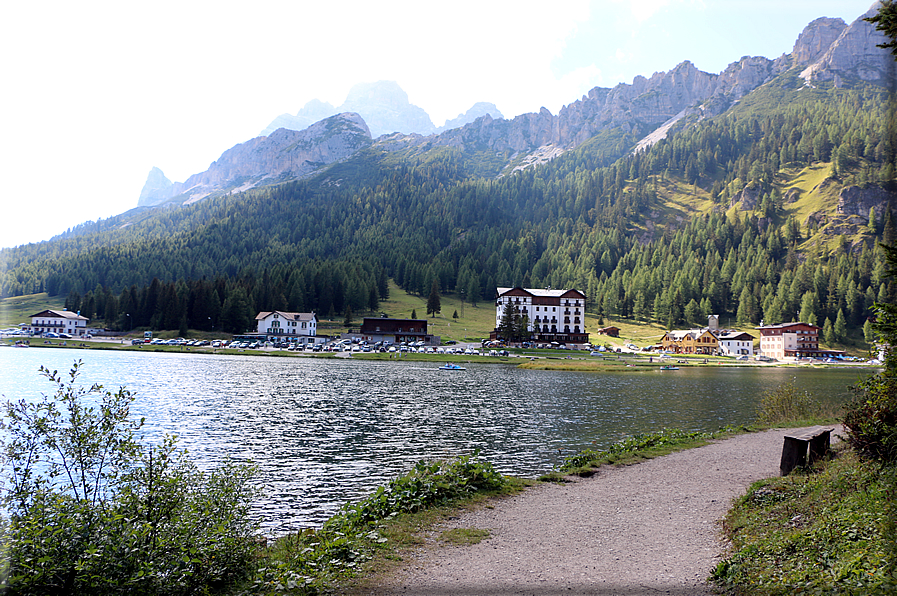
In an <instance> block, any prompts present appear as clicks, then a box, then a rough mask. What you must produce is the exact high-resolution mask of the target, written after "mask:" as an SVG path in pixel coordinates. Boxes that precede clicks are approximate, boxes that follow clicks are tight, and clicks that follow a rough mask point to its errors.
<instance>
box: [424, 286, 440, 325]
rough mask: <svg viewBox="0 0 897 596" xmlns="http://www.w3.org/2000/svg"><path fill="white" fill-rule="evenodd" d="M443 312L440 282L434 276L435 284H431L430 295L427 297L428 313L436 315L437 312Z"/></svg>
mask: <svg viewBox="0 0 897 596" xmlns="http://www.w3.org/2000/svg"><path fill="white" fill-rule="evenodd" d="M438 312H442V304H441V301H440V299H439V282H438V281H437V280H436V278H433V285H431V286H430V297H429V298H427V314H428V315H433V316H434V317H435V316H436V313H438Z"/></svg>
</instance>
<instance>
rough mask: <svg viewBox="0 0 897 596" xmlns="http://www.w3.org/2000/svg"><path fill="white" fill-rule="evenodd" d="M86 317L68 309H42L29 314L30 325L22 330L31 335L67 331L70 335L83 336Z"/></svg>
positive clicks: (85, 327)
mask: <svg viewBox="0 0 897 596" xmlns="http://www.w3.org/2000/svg"><path fill="white" fill-rule="evenodd" d="M89 320H90V319H88V318H87V317H82V316H81V315H80V314H79V313H76V312H72V311H70V310H42V311H40V312H39V313H37V314H33V315H31V325H30V326H26V327H25V329H24V331H26V332H27V333H30V334H31V335H43V334H44V333H57V334H60V333H67V334H68V335H71V336H72V337H84V336H85V335H87V334H88V333H89V332H88V330H87V321H89Z"/></svg>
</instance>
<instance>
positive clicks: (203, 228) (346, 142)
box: [0, 11, 897, 332]
mask: <svg viewBox="0 0 897 596" xmlns="http://www.w3.org/2000/svg"><path fill="white" fill-rule="evenodd" d="M868 14H871V11H870V13H868ZM863 16H867V15H863ZM883 41H885V39H884V38H883V36H881V35H880V34H878V33H877V32H876V31H875V30H874V29H873V26H872V25H871V24H870V23H868V22H866V21H864V20H862V17H861V18H859V19H857V20H856V21H854V22H853V23H851V24H850V25H848V24H846V23H844V22H843V21H841V20H840V19H829V18H822V19H817V20H815V21H813V22H812V23H810V24H809V25H807V27H806V28H805V29H804V30H803V32H802V33H801V34H800V35H799V37H798V38H797V40H796V41H795V43H794V46H793V49H792V51H791V52H790V53H788V54H785V55H782V56H779V57H776V58H771V59H768V58H764V57H743V58H741V59H739V60H737V61H735V62H733V63H732V64H730V65H729V66H728V67H727V68H726V69H724V70H723V71H722V72H720V73H717V74H713V73H706V72H702V71H700V70H699V69H697V68H696V67H695V66H694V65H693V64H692V63H690V62H687V61H686V62H683V63H681V64H679V65H678V66H677V67H676V68H674V69H672V70H670V71H668V72H658V73H655V74H653V75H652V76H650V77H636V78H635V79H634V80H633V81H632V82H631V83H629V84H620V85H617V86H615V87H613V88H595V89H592V90H591V91H589V93H587V94H586V95H585V96H584V97H582V98H580V99H579V100H577V101H573V102H572V103H570V104H568V105H567V106H565V107H564V108H563V109H561V110H560V111H559V113H558V114H556V115H555V114H551V113H550V112H548V110H544V109H543V110H540V111H539V112H537V113H529V114H523V115H519V116H516V117H514V118H511V119H504V118H497V117H494V116H492V115H491V114H489V113H486V114H483V115H480V116H478V117H477V118H476V119H475V120H473V121H472V122H466V123H464V124H461V125H460V126H456V127H454V128H450V129H447V130H444V131H442V132H438V133H437V132H432V133H430V134H422V133H417V132H402V131H398V132H389V133H385V134H381V135H376V136H375V135H373V134H372V133H371V127H370V124H369V123H368V121H367V118H365V116H363V115H362V114H361V113H360V112H358V111H354V112H353V111H349V112H340V113H338V114H333V115H329V116H326V117H323V118H322V119H319V120H317V121H316V122H314V123H312V124H310V125H309V126H307V127H305V128H304V129H303V130H299V131H296V130H289V129H287V128H277V129H275V130H274V131H272V132H270V133H269V134H267V135H264V136H260V137H258V138H255V139H252V140H249V141H247V142H245V143H241V144H239V145H237V146H235V147H233V148H231V149H228V150H227V151H225V152H224V153H223V154H222V155H221V157H220V158H219V159H218V160H216V161H215V162H214V163H213V164H212V165H211V166H210V167H209V168H208V169H207V170H206V171H205V172H201V173H198V174H195V175H193V176H191V177H190V178H189V179H188V180H186V181H184V182H183V183H171V182H170V181H168V180H167V179H166V178H165V176H164V174H163V173H162V172H160V171H158V170H154V171H153V172H152V173H151V176H150V179H149V180H148V183H147V188H146V189H145V193H144V195H143V199H142V201H152V200H153V199H152V196H153V195H154V194H155V195H156V196H157V198H158V197H159V196H161V199H160V200H161V201H162V202H161V203H159V204H156V205H149V204H146V203H144V204H143V205H141V206H138V207H135V208H133V209H131V210H129V211H127V212H125V213H122V214H121V215H118V216H115V217H111V218H108V219H106V220H100V221H97V222H87V223H85V224H81V225H79V226H76V227H75V228H73V229H72V230H70V231H68V232H67V233H65V234H63V235H61V236H59V237H57V238H54V239H53V240H51V241H49V242H44V243H38V244H32V245H25V246H22V247H17V248H14V249H3V250H2V251H0V261H2V262H5V263H6V264H7V268H6V271H5V274H4V275H3V276H0V295H4V296H9V295H20V294H30V293H37V292H47V293H49V294H51V295H56V294H60V293H63V294H65V293H68V294H71V296H72V300H70V301H69V305H70V307H71V305H72V304H75V303H76V302H78V301H79V300H80V299H81V297H83V298H84V301H85V303H86V304H87V306H82V310H83V312H87V313H90V314H88V315H85V316H88V317H89V318H98V319H102V320H105V321H106V323H107V325H108V326H110V327H111V328H119V329H120V328H134V327H140V326H145V327H148V328H154V329H158V328H163V329H173V328H183V329H186V328H194V329H216V330H222V329H223V330H230V331H237V332H239V331H242V330H244V329H246V327H247V326H248V325H251V323H252V317H254V316H255V313H257V312H258V311H261V310H287V311H295V312H307V311H309V310H314V311H315V312H318V313H322V315H325V316H326V315H330V316H331V317H332V316H334V315H336V314H339V315H342V313H346V312H349V311H351V312H352V313H361V312H377V304H378V303H379V301H380V300H382V299H383V298H384V297H386V296H387V295H388V293H389V291H390V290H389V288H390V286H391V283H393V282H394V283H395V284H397V285H398V287H399V288H401V289H402V290H405V291H407V292H409V293H414V294H419V295H427V293H428V292H430V291H431V288H432V287H433V286H434V285H435V286H437V287H438V288H439V291H440V292H442V293H447V294H451V293H454V294H455V295H460V296H463V297H464V299H465V301H466V302H469V303H470V304H471V305H473V304H476V303H477V302H478V301H481V300H483V299H485V300H487V301H488V300H489V298H490V297H491V296H492V295H493V294H494V291H495V288H496V287H498V286H514V285H523V286H525V287H545V286H552V287H574V288H577V289H579V290H581V291H582V292H583V293H585V294H586V296H587V298H588V303H589V309H590V310H591V311H592V312H596V313H599V314H601V315H602V316H607V317H614V318H624V319H634V320H636V321H652V322H654V323H658V324H660V325H663V326H665V327H666V328H674V326H677V325H682V324H689V325H690V324H699V323H700V322H701V321H702V320H703V321H706V315H708V314H711V313H716V314H720V315H721V316H724V317H730V318H731V319H732V320H736V321H738V322H739V323H741V324H743V325H750V324H757V323H759V322H760V320H761V319H762V320H765V321H766V322H768V323H776V322H785V321H787V320H792V319H794V318H797V317H799V318H800V319H801V320H805V321H808V322H812V321H817V322H818V323H820V325H822V324H823V323H824V322H825V321H826V320H827V321H828V322H829V325H828V327H831V326H832V323H833V322H836V321H842V322H843V323H845V324H846V325H847V326H848V328H850V326H853V327H857V326H862V325H863V321H864V320H866V318H867V317H868V316H869V313H870V310H869V309H870V308H871V306H872V304H873V303H875V302H876V301H878V302H895V303H897V284H895V283H894V282H893V281H890V280H889V279H888V277H887V275H886V273H887V263H886V260H885V259H884V258H883V256H882V253H881V251H880V249H878V248H877V247H878V246H879V243H881V242H884V243H888V244H894V243H895V242H897V214H895V212H894V211H893V207H894V206H895V205H897V192H895V191H897V182H895V181H897V168H895V165H897V141H895V139H897V119H894V118H893V113H894V109H895V108H894V104H893V98H892V91H893V89H894V88H895V86H894V84H895V77H894V66H893V64H894V63H893V60H892V58H891V56H890V55H889V54H888V53H887V52H886V51H885V50H882V49H881V48H879V47H877V44H879V43H881V42H883ZM403 97H404V95H403ZM311 107H312V108H314V109H319V108H320V109H322V110H325V111H326V110H327V109H329V108H327V106H320V105H318V106H317V107H315V104H312V106H311ZM309 111H311V110H309ZM486 111H488V110H486ZM323 113H325V112H323V111H322V112H320V113H319V114H323ZM390 280H392V281H390ZM843 327H844V326H843V325H840V324H839V328H843Z"/></svg>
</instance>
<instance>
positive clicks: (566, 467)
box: [558, 428, 713, 472]
mask: <svg viewBox="0 0 897 596" xmlns="http://www.w3.org/2000/svg"><path fill="white" fill-rule="evenodd" d="M712 437H713V435H712V434H709V433H701V432H687V431H682V430H678V429H670V428H665V429H663V430H662V431H659V432H655V433H647V434H637V435H633V436H631V437H626V438H625V439H623V440H622V441H618V442H617V443H614V444H613V445H611V446H610V447H608V448H607V449H604V450H595V449H586V450H583V451H580V452H579V453H577V454H575V455H571V456H568V457H565V458H564V461H563V463H562V464H561V465H560V466H558V469H559V470H560V471H562V472H575V471H579V470H582V469H584V468H589V467H591V466H595V465H600V464H601V463H604V462H607V461H612V460H614V459H617V458H619V457H620V456H623V455H627V454H637V453H640V452H650V451H652V450H657V449H668V448H675V447H676V446H684V445H693V444H694V443H697V442H701V441H705V440H708V439H711V438H712Z"/></svg>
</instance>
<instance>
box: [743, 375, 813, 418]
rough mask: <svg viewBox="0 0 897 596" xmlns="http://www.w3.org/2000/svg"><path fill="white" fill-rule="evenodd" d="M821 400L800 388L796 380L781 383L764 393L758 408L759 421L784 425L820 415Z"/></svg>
mask: <svg viewBox="0 0 897 596" xmlns="http://www.w3.org/2000/svg"><path fill="white" fill-rule="evenodd" d="M820 410H821V406H820V404H819V402H817V401H816V400H814V399H813V397H812V396H811V395H810V393H809V392H808V391H806V390H802V389H798V387H797V385H795V383H794V381H789V382H787V383H783V384H782V385H779V386H778V387H776V388H775V389H770V390H769V391H766V392H764V393H763V397H761V398H760V404H759V406H758V409H757V421H758V422H759V423H760V424H762V425H764V426H784V425H788V424H794V423H796V422H800V421H805V420H809V419H811V418H813V417H814V416H818V415H819V413H820Z"/></svg>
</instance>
